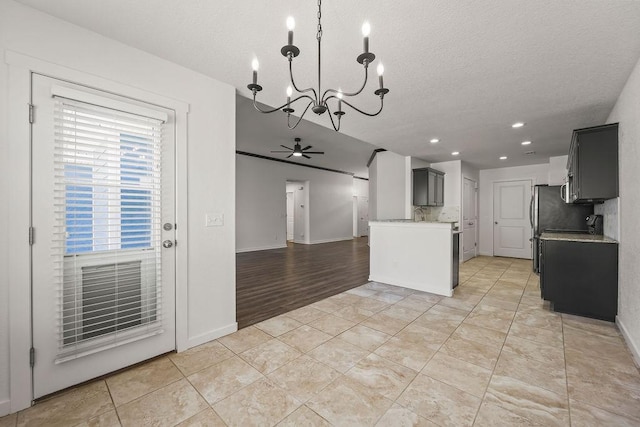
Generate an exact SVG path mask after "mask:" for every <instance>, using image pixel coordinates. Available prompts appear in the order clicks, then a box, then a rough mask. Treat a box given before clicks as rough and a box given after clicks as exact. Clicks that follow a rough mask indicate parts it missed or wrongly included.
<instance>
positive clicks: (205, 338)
mask: <svg viewBox="0 0 640 427" xmlns="http://www.w3.org/2000/svg"><path fill="white" fill-rule="evenodd" d="M237 330H238V322H234V323H232V324H230V325H227V326H223V327H222V328H218V329H215V330H213V331H209V332H207V333H204V334H202V335H197V336H195V337H191V338H189V341H188V343H187V344H188V346H187V347H186V348H192V347H195V346H197V345H200V344H204V343H207V342H209V341H213V340H215V339H217V338H220V337H223V336H225V335H229V334H232V333H234V332H236V331H237Z"/></svg>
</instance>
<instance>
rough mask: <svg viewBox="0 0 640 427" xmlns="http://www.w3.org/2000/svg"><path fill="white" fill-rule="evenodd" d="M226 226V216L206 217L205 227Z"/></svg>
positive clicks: (217, 213)
mask: <svg viewBox="0 0 640 427" xmlns="http://www.w3.org/2000/svg"><path fill="white" fill-rule="evenodd" d="M222 225H224V214H222V213H219V212H216V213H208V214H206V215H205V227H220V226H222Z"/></svg>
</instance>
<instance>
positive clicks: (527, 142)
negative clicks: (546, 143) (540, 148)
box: [520, 141, 531, 145]
mask: <svg viewBox="0 0 640 427" xmlns="http://www.w3.org/2000/svg"><path fill="white" fill-rule="evenodd" d="M520 144H522V145H529V144H531V141H522V142H521V143H520Z"/></svg>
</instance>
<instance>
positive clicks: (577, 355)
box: [0, 257, 640, 427]
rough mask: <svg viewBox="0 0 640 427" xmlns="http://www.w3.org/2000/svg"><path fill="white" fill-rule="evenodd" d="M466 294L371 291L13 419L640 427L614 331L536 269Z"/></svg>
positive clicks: (520, 265)
mask: <svg viewBox="0 0 640 427" xmlns="http://www.w3.org/2000/svg"><path fill="white" fill-rule="evenodd" d="M460 277H461V282H463V283H462V284H461V285H460V286H459V287H458V288H457V289H456V292H455V296H454V298H441V297H438V296H435V295H431V294H425V293H421V292H414V291H411V290H407V289H404V288H398V287H393V286H387V285H383V284H379V283H373V282H372V283H368V284H366V285H364V286H361V287H359V288H356V289H352V290H350V291H347V292H345V293H342V294H339V295H335V296H333V297H331V298H328V299H325V300H323V301H320V302H317V303H315V304H312V305H310V306H307V307H303V308H301V309H298V310H295V311H293V312H290V313H287V314H286V315H282V316H278V317H276V318H273V319H269V320H267V321H264V322H262V323H259V324H257V325H255V326H251V327H248V328H245V329H242V330H240V331H238V332H236V333H234V334H231V335H228V336H226V337H223V338H221V339H218V340H216V341H212V342H210V343H207V344H204V345H202V346H199V347H197V348H193V349H191V350H189V351H186V352H184V353H181V354H170V355H168V356H164V357H161V358H158V359H155V360H153V361H151V362H149V363H146V364H144V365H142V366H138V367H135V368H133V369H130V370H128V371H125V372H121V373H118V374H116V375H113V376H111V377H108V378H106V380H100V381H95V382H93V383H91V384H88V385H84V386H82V387H78V388H76V389H73V390H70V391H67V392H64V393H62V394H60V395H58V396H56V397H53V398H51V399H49V400H46V401H44V402H41V403H38V404H37V405H35V406H34V407H32V408H29V409H27V410H25V411H22V412H20V413H18V414H13V415H9V416H7V417H4V418H0V427H6V426H15V425H18V426H32V425H46V426H74V425H79V426H119V425H123V426H146V425H166V426H173V425H179V426H195V425H201V426H225V425H229V426H243V427H245V426H252V425H257V426H271V425H279V426H328V425H339V426H346V425H348V426H351V425H353V426H360V425H362V426H374V425H375V426H437V425H439V426H470V425H475V426H496V425H501V426H502V425H544V426H555V425H558V426H568V425H574V426H592V425H593V426H597V425H605V426H638V425H640V373H639V371H638V369H637V368H636V366H635V365H634V363H633V361H632V358H631V355H630V353H629V351H628V349H627V348H626V347H625V344H624V342H623V340H622V338H621V335H620V333H619V332H618V330H617V329H616V327H615V326H614V325H613V324H611V323H607V322H600V321H595V320H590V319H586V318H580V317H575V316H566V315H559V314H556V313H553V312H550V311H549V310H548V307H546V306H545V305H544V304H543V303H542V302H541V300H540V297H539V295H540V293H539V285H538V279H537V276H535V275H533V274H531V273H530V262H529V261H524V260H512V259H505V258H488V257H479V258H475V259H473V260H471V261H469V262H467V263H465V264H464V265H462V266H461V272H460Z"/></svg>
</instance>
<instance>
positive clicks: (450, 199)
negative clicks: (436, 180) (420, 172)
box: [431, 160, 462, 207]
mask: <svg viewBox="0 0 640 427" xmlns="http://www.w3.org/2000/svg"><path fill="white" fill-rule="evenodd" d="M461 163H462V162H461V161H460V160H451V161H448V162H439V163H431V168H433V169H435V170H438V171H440V172H444V206H445V207H447V206H458V207H460V204H461V200H462V165H461Z"/></svg>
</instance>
